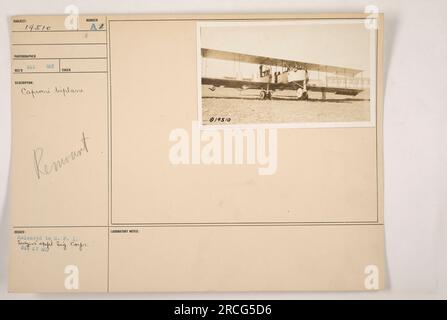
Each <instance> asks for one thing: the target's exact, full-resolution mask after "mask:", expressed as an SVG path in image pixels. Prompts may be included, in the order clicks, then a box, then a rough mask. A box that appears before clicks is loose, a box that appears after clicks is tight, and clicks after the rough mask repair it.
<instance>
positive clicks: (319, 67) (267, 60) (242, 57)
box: [202, 48, 362, 76]
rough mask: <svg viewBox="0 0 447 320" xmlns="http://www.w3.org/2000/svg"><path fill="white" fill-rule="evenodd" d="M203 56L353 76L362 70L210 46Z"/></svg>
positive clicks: (205, 49) (203, 52) (204, 50)
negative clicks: (217, 48) (224, 49)
mask: <svg viewBox="0 0 447 320" xmlns="http://www.w3.org/2000/svg"><path fill="white" fill-rule="evenodd" d="M202 56H203V57H205V58H213V59H219V60H229V61H239V62H246V63H252V64H263V65H268V66H284V67H294V66H300V67H302V68H305V69H307V70H313V71H324V72H329V73H343V74H345V75H348V74H349V75H351V76H355V75H356V74H358V73H359V72H362V70H359V69H353V68H343V67H337V66H330V65H324V64H316V63H308V62H303V61H295V60H287V59H278V58H271V57H263V56H256V55H251V54H245V53H238V52H230V51H222V50H216V49H208V48H202Z"/></svg>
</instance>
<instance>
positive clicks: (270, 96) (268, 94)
mask: <svg viewBox="0 0 447 320" xmlns="http://www.w3.org/2000/svg"><path fill="white" fill-rule="evenodd" d="M266 99H269V100H272V92H271V91H269V92H267V96H266Z"/></svg>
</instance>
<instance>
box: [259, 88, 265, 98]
mask: <svg viewBox="0 0 447 320" xmlns="http://www.w3.org/2000/svg"><path fill="white" fill-rule="evenodd" d="M259 97H260V98H261V100H265V98H266V97H267V91H265V90H261V92H260V93H259Z"/></svg>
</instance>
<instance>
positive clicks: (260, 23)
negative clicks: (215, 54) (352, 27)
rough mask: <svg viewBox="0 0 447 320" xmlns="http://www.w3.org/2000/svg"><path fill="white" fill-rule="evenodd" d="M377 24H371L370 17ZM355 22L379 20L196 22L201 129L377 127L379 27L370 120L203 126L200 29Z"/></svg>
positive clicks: (373, 47) (373, 48)
mask: <svg viewBox="0 0 447 320" xmlns="http://www.w3.org/2000/svg"><path fill="white" fill-rule="evenodd" d="M372 19H374V20H376V23H375V24H374V23H371V20H372ZM350 23H352V24H356V23H361V24H363V25H365V28H367V26H370V25H377V19H375V18H364V19H343V18H340V19H338V18H325V19H315V20H307V19H296V20H292V19H291V20H288V21H274V20H259V21H250V20H242V21H207V22H197V23H196V28H197V31H196V32H197V88H198V92H197V100H198V101H197V119H198V122H199V128H200V129H201V130H215V129H246V128H374V127H375V126H376V109H377V108H376V102H377V99H376V98H377V95H376V94H377V28H369V29H370V52H371V54H370V120H369V121H360V122H356V121H352V122H351V121H349V122H290V123H248V124H225V125H204V124H203V110H202V54H201V48H202V43H201V32H200V29H201V28H202V27H216V26H222V27H227V26H247V25H249V26H265V25H282V26H284V25H298V24H301V25H302V24H307V25H309V24H350Z"/></svg>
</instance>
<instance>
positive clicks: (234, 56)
mask: <svg viewBox="0 0 447 320" xmlns="http://www.w3.org/2000/svg"><path fill="white" fill-rule="evenodd" d="M198 33H199V48H198V51H199V55H200V56H199V58H200V63H199V68H200V70H199V75H200V79H199V81H200V84H201V85H199V91H200V92H199V97H201V99H199V100H200V101H199V117H201V119H200V120H201V124H202V125H203V126H207V127H211V126H229V125H230V126H231V125H266V124H267V125H277V126H278V127H357V126H358V127H363V126H364V127H371V126H374V125H375V69H376V50H377V48H376V30H374V27H373V24H371V23H370V22H368V21H366V20H365V19H352V20H340V19H338V20H337V19H315V20H295V21H258V22H215V23H213V22H205V23H200V24H199V26H198Z"/></svg>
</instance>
